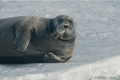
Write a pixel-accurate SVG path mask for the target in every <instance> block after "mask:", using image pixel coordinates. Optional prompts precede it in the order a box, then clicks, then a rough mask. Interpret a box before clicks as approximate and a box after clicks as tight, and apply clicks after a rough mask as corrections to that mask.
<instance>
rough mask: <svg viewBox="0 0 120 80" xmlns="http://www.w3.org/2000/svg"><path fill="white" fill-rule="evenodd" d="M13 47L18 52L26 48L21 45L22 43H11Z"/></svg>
mask: <svg viewBox="0 0 120 80" xmlns="http://www.w3.org/2000/svg"><path fill="white" fill-rule="evenodd" d="M13 48H14V49H16V50H17V51H19V52H24V51H25V50H26V47H25V46H22V45H20V44H17V43H13Z"/></svg>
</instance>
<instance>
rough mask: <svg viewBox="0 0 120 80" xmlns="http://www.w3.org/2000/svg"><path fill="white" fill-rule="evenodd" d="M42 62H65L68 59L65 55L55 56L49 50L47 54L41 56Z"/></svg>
mask: <svg viewBox="0 0 120 80" xmlns="http://www.w3.org/2000/svg"><path fill="white" fill-rule="evenodd" d="M43 60H44V62H46V63H54V62H56V63H57V62H66V61H67V60H68V58H66V57H65V56H57V55H55V54H53V53H51V52H49V53H48V54H46V55H45V56H44V58H43Z"/></svg>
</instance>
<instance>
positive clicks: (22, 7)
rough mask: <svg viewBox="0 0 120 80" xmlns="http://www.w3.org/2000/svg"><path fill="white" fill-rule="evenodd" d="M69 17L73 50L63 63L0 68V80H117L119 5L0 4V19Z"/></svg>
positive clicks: (119, 76) (119, 72)
mask: <svg viewBox="0 0 120 80" xmlns="http://www.w3.org/2000/svg"><path fill="white" fill-rule="evenodd" d="M59 14H66V15H70V16H71V17H73V18H74V19H75V22H76V34H77V48H76V52H75V54H74V56H73V57H72V58H71V59H70V60H69V61H68V62H66V63H31V64H0V80H120V53H119V52H120V2H119V1H108V2H107V1H101V2H100V1H99V2H97V1H89V0H88V1H59V2H58V1H43V2H41V1H33V2H32V1H30V2H29V1H22V2H19V1H17V2H15V1H12V2H11V1H9V2H6V1H4V0H2V2H0V18H6V17H13V16H44V17H56V16H57V15H59Z"/></svg>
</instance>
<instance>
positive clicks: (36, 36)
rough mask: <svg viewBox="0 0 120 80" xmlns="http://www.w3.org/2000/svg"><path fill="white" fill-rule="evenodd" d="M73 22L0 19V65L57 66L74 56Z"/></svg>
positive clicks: (62, 18)
mask: <svg viewBox="0 0 120 80" xmlns="http://www.w3.org/2000/svg"><path fill="white" fill-rule="evenodd" d="M75 44H76V34H75V26H74V20H73V18H71V17H70V16H68V15H58V16H57V17H55V18H45V17H38V16H19V17H10V18H4V19H0V63H26V62H27V63H29V62H30V63H31V62H44V63H58V62H66V61H68V60H69V59H70V58H71V57H72V56H73V54H74V51H75Z"/></svg>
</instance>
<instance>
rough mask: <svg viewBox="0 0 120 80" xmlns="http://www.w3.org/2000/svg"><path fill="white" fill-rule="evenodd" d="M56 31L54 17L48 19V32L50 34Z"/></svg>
mask: <svg viewBox="0 0 120 80" xmlns="http://www.w3.org/2000/svg"><path fill="white" fill-rule="evenodd" d="M54 31H55V27H54V25H53V19H50V20H48V25H47V33H48V35H50V34H51V33H53V32H54Z"/></svg>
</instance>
